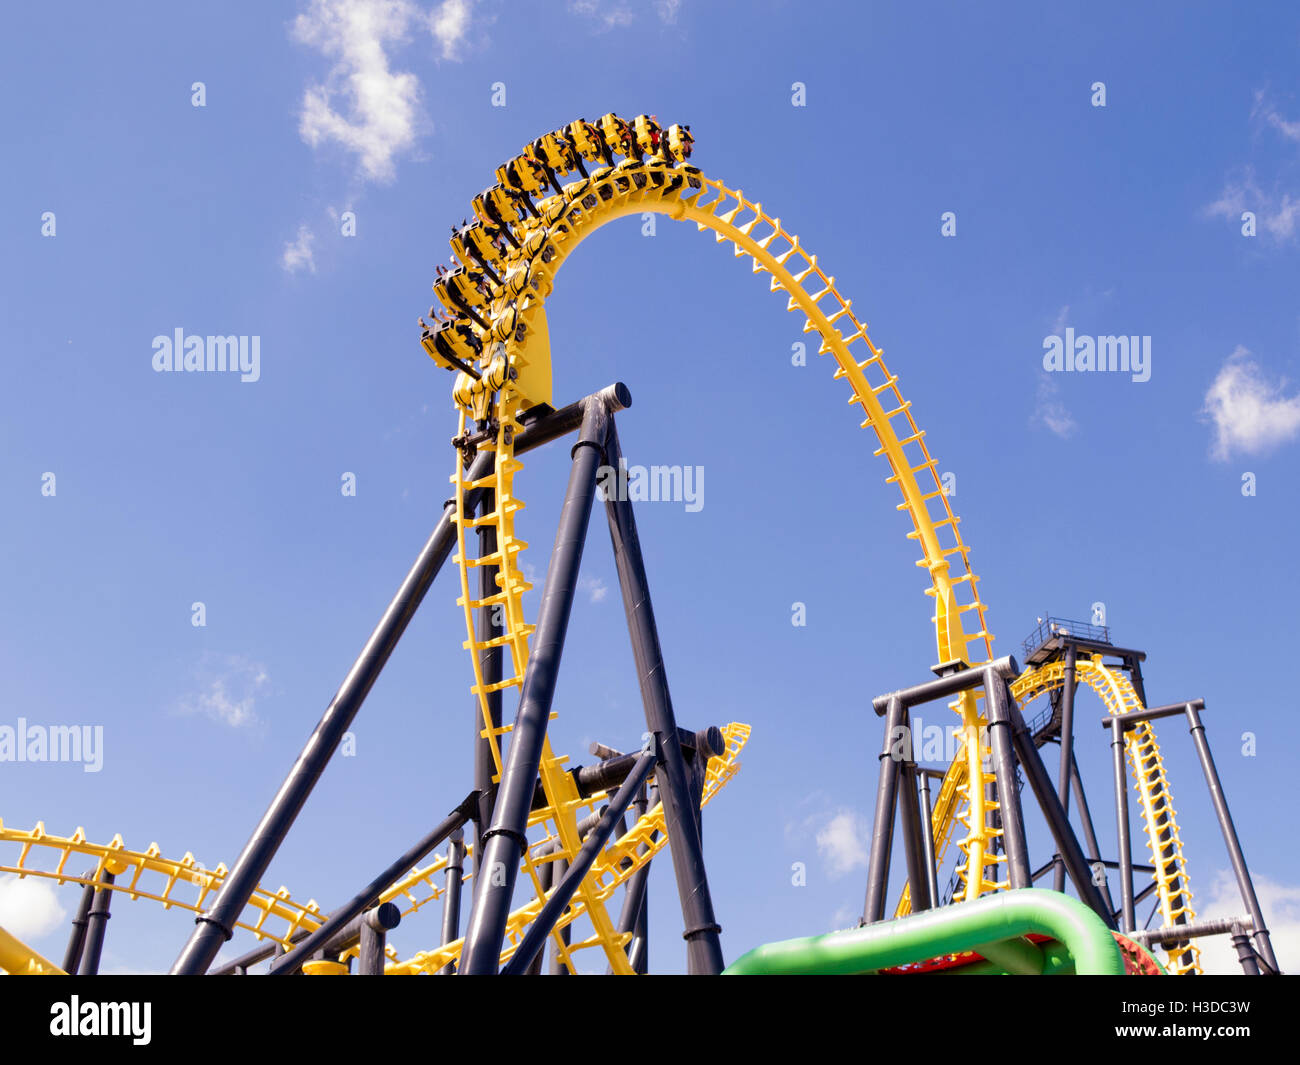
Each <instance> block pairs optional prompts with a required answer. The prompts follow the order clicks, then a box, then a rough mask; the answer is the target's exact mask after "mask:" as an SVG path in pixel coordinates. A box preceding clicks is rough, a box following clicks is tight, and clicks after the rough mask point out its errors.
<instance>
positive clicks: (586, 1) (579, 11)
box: [569, 0, 675, 30]
mask: <svg viewBox="0 0 1300 1065" xmlns="http://www.w3.org/2000/svg"><path fill="white" fill-rule="evenodd" d="M569 11H570V13H572V14H574V15H584V16H586V17H587V18H591V19H595V20H596V21H597V22H599V23H600V28H601V29H602V30H611V29H614V28H615V27H618V26H630V25H631V24H632V23H633V22H635V21H636V14H635V13H634V12H633V11H632V9H631V8H630V7H628V5H627V4H625V3H618V4H614V5H613V6H612V7H610V6H607V5H606V4H605V3H604V2H603V0H569ZM674 13H675V12H674Z"/></svg>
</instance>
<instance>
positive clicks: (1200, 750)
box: [1187, 703, 1281, 973]
mask: <svg viewBox="0 0 1300 1065" xmlns="http://www.w3.org/2000/svg"><path fill="white" fill-rule="evenodd" d="M1187 724H1188V727H1189V728H1190V729H1191V732H1192V742H1194V743H1195V744H1196V754H1197V757H1198V758H1200V760H1201V770H1202V772H1204V773H1205V784H1206V786H1207V787H1208V788H1209V789H1210V799H1211V800H1212V801H1213V802H1214V812H1215V814H1216V815H1217V816H1218V818H1219V828H1220V829H1221V830H1222V831H1223V842H1224V843H1225V844H1227V847H1228V858H1229V860H1231V862H1232V871H1233V873H1234V874H1235V875H1236V877H1237V890H1238V891H1240V892H1241V901H1242V902H1244V903H1245V904H1246V911H1247V912H1248V913H1249V914H1250V918H1251V922H1252V924H1253V927H1254V939H1255V949H1256V951H1257V952H1258V954H1259V956H1260V957H1261V958H1263V959H1264V962H1265V964H1267V965H1268V967H1269V968H1270V969H1272V970H1273V971H1274V972H1275V973H1276V972H1281V970H1280V969H1279V968H1278V965H1277V955H1275V954H1274V953H1273V943H1272V941H1271V940H1270V939H1269V935H1268V925H1266V924H1265V923H1264V911H1263V910H1261V909H1260V906H1259V899H1258V898H1257V897H1256V895H1255V885H1254V884H1253V883H1252V882H1251V879H1250V870H1249V869H1248V868H1247V867H1246V855H1245V854H1244V853H1243V852H1242V849H1241V839H1240V838H1239V837H1238V836H1237V826H1236V825H1234V824H1233V823H1232V814H1231V813H1230V812H1229V810H1228V799H1227V796H1226V795H1224V793H1223V784H1222V782H1221V781H1220V780H1219V771H1218V769H1217V768H1216V767H1215V765H1214V755H1212V754H1211V753H1210V745H1209V743H1208V742H1207V741H1206V739H1205V726H1204V725H1203V724H1202V723H1201V715H1200V712H1199V711H1198V710H1197V708H1196V706H1195V705H1194V704H1193V703H1188V704H1187Z"/></svg>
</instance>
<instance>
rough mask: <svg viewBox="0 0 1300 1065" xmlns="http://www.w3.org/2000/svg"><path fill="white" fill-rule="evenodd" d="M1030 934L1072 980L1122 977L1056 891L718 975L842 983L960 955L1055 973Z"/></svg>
mask: <svg viewBox="0 0 1300 1065" xmlns="http://www.w3.org/2000/svg"><path fill="white" fill-rule="evenodd" d="M1031 933H1034V934H1038V935H1044V936H1051V938H1052V939H1055V940H1057V941H1058V942H1059V943H1061V944H1063V945H1064V947H1065V949H1066V950H1067V951H1068V952H1069V954H1070V957H1071V958H1072V959H1073V962H1074V971H1075V972H1076V973H1078V974H1079V975H1080V976H1122V975H1123V974H1124V958H1123V955H1122V954H1121V953H1120V949H1119V945H1118V944H1117V943H1116V942H1115V938H1114V936H1113V935H1111V931H1110V929H1109V928H1107V927H1106V924H1105V922H1103V921H1102V919H1101V918H1100V917H1098V916H1097V915H1096V914H1095V913H1094V912H1093V911H1092V910H1090V909H1089V908H1088V907H1087V906H1085V905H1084V904H1083V903H1081V902H1079V901H1077V900H1076V899H1072V898H1070V897H1069V896H1068V895H1063V894H1060V893H1059V892H1056V891H1045V890H1043V889H1041V888H1022V889H1020V890H1019V891H1004V892H1000V893H998V894H996V895H989V896H987V897H985V898H982V899H976V900H975V901H974V902H963V903H959V904H957V905H955V906H944V907H942V908H940V909H937V910H927V911H925V912H924V913H918V914H913V915H912V916H909V917H901V918H899V919H897V920H893V921H885V922H882V923H880V924H874V925H869V926H867V927H865V928H856V929H853V930H851V931H848V932H832V933H830V934H829V935H824V936H809V937H807V938H804V939H787V940H784V941H782V942H779V943H767V944H764V945H763V946H761V947H755V948H754V949H753V950H751V951H750V952H749V953H748V954H745V955H744V956H743V957H741V958H739V959H737V960H736V962H735V963H733V964H732V965H731V966H729V967H728V968H727V969H726V971H725V972H724V974H723V975H725V976H750V975H753V976H758V975H778V974H781V975H790V976H797V975H817V974H822V975H828V976H849V975H856V974H861V973H873V972H877V971H878V970H880V969H888V968H891V967H892V966H895V965H907V964H909V963H913V962H920V961H925V960H927V959H929V958H935V957H939V956H941V955H944V954H958V953H961V952H962V951H968V950H973V951H978V952H979V953H980V954H985V953H986V952H987V955H992V956H993V957H991V958H990V959H989V960H990V961H993V962H994V964H996V965H998V966H999V968H1002V970H1003V971H1006V972H1015V973H1025V974H1041V973H1042V972H1043V971H1044V968H1047V969H1048V971H1052V970H1057V971H1059V968H1058V966H1056V965H1048V964H1046V962H1047V959H1046V957H1045V955H1044V953H1043V950H1042V948H1041V947H1038V946H1036V945H1034V944H1033V943H1030V942H1029V941H1028V940H1026V939H1024V938H1023V937H1024V936H1026V935H1030V934H1031Z"/></svg>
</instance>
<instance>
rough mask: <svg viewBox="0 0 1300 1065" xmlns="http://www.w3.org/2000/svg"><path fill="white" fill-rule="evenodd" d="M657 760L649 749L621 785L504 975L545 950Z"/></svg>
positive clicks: (521, 970)
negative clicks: (547, 940)
mask: <svg viewBox="0 0 1300 1065" xmlns="http://www.w3.org/2000/svg"><path fill="white" fill-rule="evenodd" d="M656 760H657V754H656V752H655V751H647V752H646V753H645V754H643V755H642V756H641V757H640V758H638V759H637V763H636V765H635V766H634V767H633V769H632V772H631V773H629V774H628V776H627V779H626V780H624V781H623V783H622V785H621V786H620V787H619V789H618V792H617V793H616V794H615V795H614V799H613V801H612V802H611V803H610V804H609V806H608V807H606V808H605V810H604V811H603V812H602V813H601V816H600V820H599V821H598V822H597V823H596V827H595V828H593V829H592V830H591V835H589V836H588V837H587V839H586V842H585V843H583V845H582V846H581V847H580V848H579V849H578V853H577V854H575V855H574V856H573V861H572V862H571V863H570V864H569V868H568V870H567V871H566V872H565V874H564V878H563V879H562V880H561V881H560V883H559V884H558V885H557V886H556V888H555V890H554V891H552V892H551V894H550V897H549V898H548V899H547V900H546V903H545V905H543V906H542V909H541V912H540V913H539V914H538V915H537V916H536V917H535V918H534V919H533V923H532V924H530V925H529V926H528V931H527V932H526V933H525V934H524V938H523V940H522V942H520V944H519V946H518V947H517V948H516V950H515V952H514V954H513V955H512V956H511V958H510V961H509V962H508V963H507V964H506V966H505V968H504V969H502V970H501V972H502V975H503V976H518V975H521V974H522V973H524V972H525V971H526V970H527V969H528V967H529V965H530V963H531V962H532V960H533V958H534V957H536V955H537V952H538V951H540V950H541V949H542V945H543V944H544V943H545V942H546V937H547V936H548V935H549V934H550V931H551V929H552V928H554V927H555V922H556V921H557V920H558V919H559V917H560V914H562V913H563V912H564V908H565V907H566V906H568V905H569V900H570V899H571V898H573V893H574V892H575V891H577V890H578V885H579V884H580V883H582V878H583V877H584V876H586V875H587V872H588V870H590V869H591V866H592V863H593V862H595V860H596V856H597V855H598V854H599V853H600V852H601V850H602V848H603V847H604V846H605V841H606V840H608V839H609V836H610V833H611V832H613V831H614V826H615V825H617V824H618V823H619V821H621V820H622V818H623V814H624V813H626V812H627V808H628V806H629V805H630V804H631V802H632V799H633V798H634V797H635V796H636V793H637V791H638V790H639V789H640V787H641V784H642V782H643V781H644V780H645V778H646V777H647V776H649V775H650V770H651V769H653V768H654V764H655V761H656Z"/></svg>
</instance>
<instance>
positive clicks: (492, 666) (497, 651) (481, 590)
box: [474, 489, 505, 881]
mask: <svg viewBox="0 0 1300 1065" xmlns="http://www.w3.org/2000/svg"><path fill="white" fill-rule="evenodd" d="M495 508H496V492H494V491H492V490H491V489H489V490H487V491H485V492H484V493H483V500H482V502H481V503H480V504H479V507H478V513H479V516H480V517H485V516H486V515H488V514H491V513H492V511H493V510H494V509H495ZM496 549H497V530H496V526H495V525H480V526H479V527H478V554H479V558H484V557H486V556H488V555H491V554H493V553H494V552H495V551H496ZM497 571H498V567H497V566H479V567H478V598H479V599H480V600H484V599H488V598H491V597H492V596H494V595H497V594H498V593H499V592H500V591H501V589H500V588H499V587H498V586H497ZM502 613H503V611H502V610H494V609H493V608H492V607H479V609H478V612H477V614H476V616H475V619H474V635H475V638H476V639H477V640H478V642H479V643H486V642H487V641H489V640H493V639H496V638H497V637H499V636H500V635H501V634H502V633H503V632H504V631H505V627H504V625H502V624H501V623H500V621H501V615H502ZM504 650H505V648H503V647H488V648H486V649H485V650H482V651H480V652H479V669H480V671H481V672H482V674H483V684H484V685H485V686H487V685H492V684H496V683H498V682H499V681H500V680H501V677H502V664H503V662H504V657H503V652H504ZM484 698H485V699H486V701H487V708H488V716H489V717H490V718H491V722H492V728H494V729H496V728H500V727H501V692H499V691H495V692H489V693H487V695H486V696H485V697H484ZM485 727H486V726H485V725H484V722H483V708H482V705H481V703H480V701H479V697H478V696H477V695H476V696H474V789H475V790H476V791H477V792H478V794H479V799H478V811H477V813H476V814H475V817H474V823H475V824H476V825H478V826H480V827H479V830H478V834H479V836H482V834H483V832H485V831H486V830H487V827H488V826H489V825H490V824H492V807H493V806H494V805H495V804H496V797H497V785H496V784H494V783H492V778H493V777H494V776H495V775H496V771H497V767H496V762H495V761H494V760H493V758H492V747H491V741H490V740H489V739H488V738H487V737H486V736H484V735H482V733H483V730H484V728H485ZM482 853H483V848H482V847H476V848H475V849H474V877H475V880H476V881H477V879H478V872H479V859H480V857H481V856H482Z"/></svg>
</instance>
